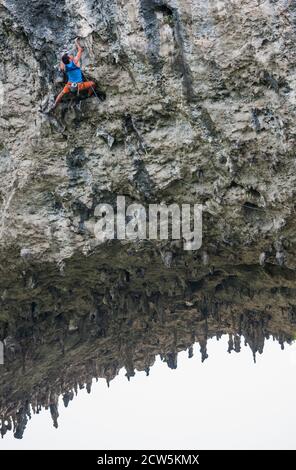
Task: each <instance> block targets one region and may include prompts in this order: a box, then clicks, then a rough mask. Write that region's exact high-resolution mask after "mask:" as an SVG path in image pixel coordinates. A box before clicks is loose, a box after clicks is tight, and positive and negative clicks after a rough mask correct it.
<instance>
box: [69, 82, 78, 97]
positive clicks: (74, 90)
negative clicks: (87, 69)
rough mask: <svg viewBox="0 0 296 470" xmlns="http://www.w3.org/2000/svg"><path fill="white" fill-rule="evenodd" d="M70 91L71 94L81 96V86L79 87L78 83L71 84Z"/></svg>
mask: <svg viewBox="0 0 296 470" xmlns="http://www.w3.org/2000/svg"><path fill="white" fill-rule="evenodd" d="M70 91H71V93H73V94H75V95H79V86H78V83H71V84H70Z"/></svg>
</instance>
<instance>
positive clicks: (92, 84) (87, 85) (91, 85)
mask: <svg viewBox="0 0 296 470" xmlns="http://www.w3.org/2000/svg"><path fill="white" fill-rule="evenodd" d="M95 86H96V84H95V82H83V83H79V91H83V90H88V96H92V95H93V94H94V87H95Z"/></svg>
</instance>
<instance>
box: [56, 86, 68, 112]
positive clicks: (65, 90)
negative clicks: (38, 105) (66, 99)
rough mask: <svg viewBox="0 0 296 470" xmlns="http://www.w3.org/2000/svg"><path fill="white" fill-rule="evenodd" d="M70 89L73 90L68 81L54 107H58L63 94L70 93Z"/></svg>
mask: <svg viewBox="0 0 296 470" xmlns="http://www.w3.org/2000/svg"><path fill="white" fill-rule="evenodd" d="M70 91H71V90H70V84H69V83H67V85H66V86H65V87H64V89H63V90H62V91H61V93H60V94H59V95H58V96H57V98H56V100H55V103H54V107H53V108H56V107H57V106H58V104H59V103H60V102H61V101H62V99H63V96H65V95H67V94H68V93H70Z"/></svg>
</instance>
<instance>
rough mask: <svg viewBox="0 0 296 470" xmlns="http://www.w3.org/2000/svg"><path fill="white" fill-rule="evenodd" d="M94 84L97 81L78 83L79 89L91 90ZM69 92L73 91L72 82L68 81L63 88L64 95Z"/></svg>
mask: <svg viewBox="0 0 296 470" xmlns="http://www.w3.org/2000/svg"><path fill="white" fill-rule="evenodd" d="M94 86H96V84H95V82H82V83H78V90H79V91H82V90H90V89H91V88H92V87H94ZM68 93H71V82H68V83H67V85H66V86H65V88H64V89H63V95H67V94H68Z"/></svg>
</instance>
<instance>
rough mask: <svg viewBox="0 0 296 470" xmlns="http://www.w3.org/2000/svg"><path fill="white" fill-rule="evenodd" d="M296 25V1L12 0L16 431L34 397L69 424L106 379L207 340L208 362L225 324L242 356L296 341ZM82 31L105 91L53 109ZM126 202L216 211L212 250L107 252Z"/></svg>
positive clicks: (1, 223) (3, 156)
mask: <svg viewBox="0 0 296 470" xmlns="http://www.w3.org/2000/svg"><path fill="white" fill-rule="evenodd" d="M295 25H296V7H295V3H294V2H293V1H291V0H278V1H276V0H266V1H259V0H258V1H257V0H236V1H231V2H230V1H226V0H221V1H216V0H215V1H214V0H182V1H181V0H110V1H108V2H107V1H104V0H61V1H59V2H55V1H53V0H34V1H32V0H30V1H29V0H0V57H1V59H0V80H1V83H0V90H1V93H0V132H1V140H0V333H1V337H0V339H2V340H5V342H6V343H5V344H6V348H5V349H6V354H8V356H7V357H6V363H5V366H4V371H5V372H4V374H2V375H1V379H0V387H1V391H2V390H3V393H1V396H2V397H3V398H2V401H1V404H0V410H1V413H0V415H1V416H2V417H3V424H2V432H3V433H4V432H5V431H6V430H7V429H8V428H9V427H11V422H10V418H9V417H11V416H12V417H13V419H14V421H15V423H16V424H15V425H16V430H15V434H16V437H19V436H21V435H22V432H23V429H24V426H25V422H26V419H27V418H26V416H27V414H28V411H29V409H28V405H29V403H35V405H34V406H35V408H36V409H38V407H39V406H41V405H46V406H49V407H50V409H51V412H52V414H53V417H54V421H55V423H56V419H57V409H56V397H57V396H58V395H59V394H60V393H65V394H66V395H65V396H66V397H67V396H68V395H67V393H70V396H72V395H71V393H72V392H71V390H72V388H73V387H74V384H75V383H76V384H77V383H80V384H82V383H84V382H86V381H88V383H89V380H90V377H93V376H98V375H99V376H105V377H107V379H108V377H112V376H114V374H116V372H117V370H118V368H119V367H122V366H126V368H127V370H128V374H129V375H131V371H133V369H134V368H135V367H137V365H139V367H141V368H146V367H148V366H149V365H151V362H153V358H154V357H155V354H158V353H162V354H163V357H165V358H166V360H167V362H168V363H169V364H171V365H172V366H174V365H175V353H176V351H177V350H180V349H184V348H187V347H189V346H190V345H191V344H192V343H193V342H194V341H195V340H198V339H199V341H200V342H201V345H202V346H201V347H202V350H203V358H204V357H205V356H206V352H205V349H204V347H205V346H204V344H205V343H204V342H205V341H206V337H207V336H213V335H214V334H216V333H217V329H218V331H219V332H220V331H221V332H222V333H228V334H230V335H234V336H231V338H232V339H230V349H231V348H232V343H233V344H234V346H233V347H234V348H237V349H238V346H237V343H236V339H235V338H236V337H237V335H241V334H242V335H243V336H245V338H246V339H247V341H248V342H249V343H250V345H251V347H252V349H253V351H254V352H256V351H262V346H263V340H264V338H265V337H266V336H268V335H269V334H272V335H274V336H275V337H277V338H278V339H279V340H280V342H281V343H282V344H283V343H284V341H291V340H292V339H293V337H294V332H295V311H296V300H295V251H296V250H295V221H294V219H295V202H294V195H295V180H296V177H295V150H294V148H295V135H296V134H295V132H296V125H295V122H296V120H295V103H296V101H295V89H296V88H295V87H296V74H295V63H296V53H295V40H296V26H295ZM76 36H80V37H82V38H83V40H82V42H83V44H84V46H85V56H84V59H83V67H84V70H85V73H86V76H87V77H89V78H91V79H94V80H95V81H96V82H97V83H98V87H99V90H100V97H101V98H102V97H104V98H105V99H104V101H103V100H102V99H101V100H99V101H100V102H99V101H98V100H97V99H96V98H92V99H89V100H86V101H83V102H81V105H79V106H77V104H76V103H71V102H70V103H69V102H65V103H64V104H63V105H61V107H60V108H59V109H58V111H57V112H56V113H55V115H51V116H47V115H45V114H44V113H43V112H42V111H43V110H44V109H45V108H46V107H47V106H48V105H49V104H50V103H52V102H53V99H54V97H55V96H56V94H57V93H58V91H59V90H60V89H61V87H62V83H61V78H60V77H59V74H58V67H57V66H58V63H59V59H60V56H61V54H62V53H63V52H65V51H66V50H69V49H71V48H72V47H73V40H74V38H75V37H76ZM1 97H2V98H3V99H1ZM117 195H125V196H126V197H127V200H128V201H137V202H141V203H143V204H149V203H152V202H153V203H155V202H157V203H159V202H161V201H164V202H166V203H167V204H170V203H173V202H174V203H179V204H182V203H185V202H186V203H199V204H203V207H204V214H203V226H204V231H203V232H204V233H203V238H204V240H203V247H202V249H201V250H199V251H198V252H193V253H185V252H184V251H183V249H182V244H179V243H176V242H152V241H137V242H126V241H125V242H119V241H114V242H108V243H106V244H105V245H103V246H102V245H99V244H98V241H97V240H96V238H95V236H94V223H95V215H94V209H95V207H96V205H97V204H98V203H100V202H104V203H106V202H109V203H114V201H115V199H116V196H117ZM186 302H187V303H188V305H187V304H186ZM185 307H186V308H185ZM208 316H210V318H212V317H213V319H212V320H211V321H208V320H206V319H207V318H208ZM91 321H93V322H94V325H95V328H94V332H93V330H92V328H91V327H90V326H89V325H90V323H89V322H91ZM154 321H155V328H159V329H157V331H154V330H153V328H154V326H153V325H154V323H153V322H154ZM129 322H131V324H129ZM211 322H212V323H213V324H211ZM125 325H126V327H130V326H132V328H131V331H130V332H126V334H125V333H124V331H125ZM147 325H148V326H147ZM254 325H255V326H254ZM178 328H180V329H181V331H180V334H179V333H178ZM200 328H201V329H200ZM204 329H206V330H204ZM77 335H78V339H79V341H80V342H81V343H79V344H78V346H77V344H76V345H75V341H76V340H77ZM88 335H89V337H88ZM121 335H122V338H121ZM151 335H152V336H151ZM190 335H191V336H190ZM200 335H201V336H200ZM92 336H94V337H95V342H94V343H93V342H92V341H94V339H93V338H92ZM75 338H76V339H75ZM151 338H154V339H153V341H154V343H153V341H152V339H151ZM172 338H173V339H172ZM74 339H75V340H74ZM97 341H98V342H99V344H97ZM145 341H147V343H145ZM151 341H152V343H151ZM178 341H180V343H178ZM85 344H86V345H87V346H85ZM146 344H147V347H146ZM53 345H55V347H54V348H53V349H51V348H52V347H53ZM94 345H96V346H94ZM97 347H99V348H101V349H100V351H102V354H101V356H100V360H99V364H98V365H96V357H97V356H96V354H95V352H94V348H97ZM141 348H142V349H141ZM49 351H52V352H50V353H49ZM58 351H59V353H58ZM81 354H82V357H81ZM48 355H49V357H48V358H47V356H48ZM83 355H84V356H83ZM102 356H103V358H105V359H102ZM57 357H58V361H60V362H61V364H63V365H62V366H61V367H60V366H59V368H58V370H57V365H56V361H57ZM82 359H83V360H82ZM86 359H87V360H89V363H88V362H87V360H86ZM86 363H88V364H89V365H88V366H86V365H85V364H86ZM69 364H74V365H75V367H76V365H77V367H76V369H75V370H76V372H75V374H74V372H73V376H72V375H71V374H72V372H71V368H69ZM1 367H2V366H1ZM63 367H65V368H67V370H68V369H69V376H68V377H67V378H66V379H65V383H63V382H62V379H61V377H60V376H59V371H60V370H62V368H63ZM75 367H74V366H73V368H75ZM96 367H98V371H99V372H96V371H95V372H90V371H91V370H92V368H96ZM85 368H86V369H85ZM22 370H29V371H30V373H27V375H26V373H24V376H23V375H22V374H23V373H22ZM32 370H34V371H35V372H34V373H32ZM84 370H85V371H86V370H87V371H88V372H83V371H84ZM96 370H97V369H96ZM49 371H50V373H49ZM84 374H86V375H84ZM34 400H35V401H34ZM65 400H66V401H67V400H68V398H65ZM7 419H8V421H6V420H7ZM9 423H10V424H9Z"/></svg>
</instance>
